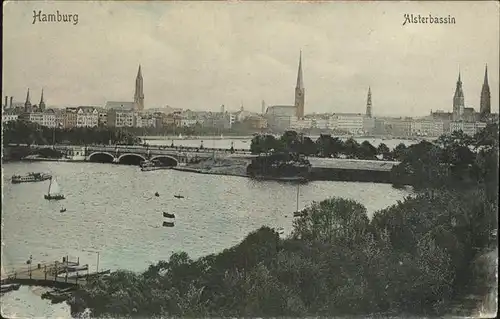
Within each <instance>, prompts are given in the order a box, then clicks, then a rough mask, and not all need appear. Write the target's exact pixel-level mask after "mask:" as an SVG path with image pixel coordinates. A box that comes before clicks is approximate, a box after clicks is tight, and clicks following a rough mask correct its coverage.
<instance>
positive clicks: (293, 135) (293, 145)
mask: <svg viewBox="0 0 500 319" xmlns="http://www.w3.org/2000/svg"><path fill="white" fill-rule="evenodd" d="M280 142H281V144H282V145H283V148H284V150H285V151H288V152H297V151H298V149H299V147H300V144H302V143H301V141H300V136H299V134H298V133H297V132H295V131H286V132H285V133H283V135H282V136H281V137H280Z"/></svg>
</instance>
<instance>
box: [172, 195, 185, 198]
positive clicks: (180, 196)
mask: <svg viewBox="0 0 500 319" xmlns="http://www.w3.org/2000/svg"><path fill="white" fill-rule="evenodd" d="M174 197H175V198H184V196H182V195H174Z"/></svg>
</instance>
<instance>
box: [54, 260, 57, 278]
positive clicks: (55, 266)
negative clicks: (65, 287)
mask: <svg viewBox="0 0 500 319" xmlns="http://www.w3.org/2000/svg"><path fill="white" fill-rule="evenodd" d="M54 281H57V261H55V262H54Z"/></svg>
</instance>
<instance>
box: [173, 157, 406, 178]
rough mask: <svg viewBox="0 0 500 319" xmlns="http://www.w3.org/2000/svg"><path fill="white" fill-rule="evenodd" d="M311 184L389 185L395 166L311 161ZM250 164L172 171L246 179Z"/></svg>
mask: <svg viewBox="0 0 500 319" xmlns="http://www.w3.org/2000/svg"><path fill="white" fill-rule="evenodd" d="M310 162H311V164H312V170H311V178H310V179H311V180H320V181H349V182H371V183H392V180H391V168H392V167H393V166H394V165H397V164H398V162H389V161H365V160H349V159H336V158H311V159H310ZM249 163H250V160H244V159H241V158H238V159H235V158H224V159H216V160H213V159H209V160H206V161H203V162H201V163H198V164H188V165H187V166H183V167H175V168H174V169H175V170H179V171H187V172H194V173H201V174H213V175H230V176H243V177H248V175H247V173H246V167H247V165H248V164H249Z"/></svg>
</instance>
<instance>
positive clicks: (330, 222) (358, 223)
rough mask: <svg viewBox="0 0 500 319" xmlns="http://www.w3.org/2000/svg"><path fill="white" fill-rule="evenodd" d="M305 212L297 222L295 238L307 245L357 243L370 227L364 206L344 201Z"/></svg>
mask: <svg viewBox="0 0 500 319" xmlns="http://www.w3.org/2000/svg"><path fill="white" fill-rule="evenodd" d="M304 212H305V214H304V216H303V217H301V218H300V219H297V220H295V221H294V230H293V237H294V238H301V239H302V240H306V241H327V242H332V241H335V240H341V241H355V240H356V239H357V238H358V237H359V236H361V235H362V234H363V233H364V231H365V230H366V228H367V226H368V223H369V221H368V217H367V215H366V208H365V207H364V206H363V205H361V204H359V203H357V202H355V201H352V200H347V199H342V198H331V199H327V200H324V201H321V202H319V203H313V205H312V206H311V207H309V208H306V209H305V211H304Z"/></svg>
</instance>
